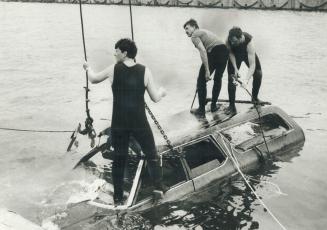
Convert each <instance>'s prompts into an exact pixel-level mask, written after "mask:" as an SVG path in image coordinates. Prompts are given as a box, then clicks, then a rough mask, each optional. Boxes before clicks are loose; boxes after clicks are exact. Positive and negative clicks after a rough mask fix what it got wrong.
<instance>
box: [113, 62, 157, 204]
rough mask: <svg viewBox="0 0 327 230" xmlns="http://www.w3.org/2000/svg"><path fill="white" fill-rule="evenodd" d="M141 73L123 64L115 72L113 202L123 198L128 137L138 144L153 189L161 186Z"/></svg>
mask: <svg viewBox="0 0 327 230" xmlns="http://www.w3.org/2000/svg"><path fill="white" fill-rule="evenodd" d="M144 73H145V67H144V66H143V65H140V64H136V65H134V66H131V67H128V66H126V65H125V64H124V63H117V64H116V65H115V68H114V79H113V83H112V92H113V113H112V123H111V127H112V144H113V147H114V150H115V155H114V161H113V166H112V176H113V184H114V200H115V201H121V200H122V198H123V183H124V181H123V178H124V168H125V164H126V159H127V156H128V144H129V137H130V135H133V137H134V138H135V139H136V141H137V142H138V143H139V144H140V146H141V149H142V151H143V153H144V154H145V156H146V157H147V160H148V167H149V172H150V176H151V177H152V179H153V181H154V186H155V187H156V188H158V187H159V186H160V183H161V175H160V167H159V161H158V154H157V151H156V147H155V143H154V138H153V134H152V131H151V128H150V125H149V123H148V120H147V118H146V114H145V101H144V92H145V86H144Z"/></svg>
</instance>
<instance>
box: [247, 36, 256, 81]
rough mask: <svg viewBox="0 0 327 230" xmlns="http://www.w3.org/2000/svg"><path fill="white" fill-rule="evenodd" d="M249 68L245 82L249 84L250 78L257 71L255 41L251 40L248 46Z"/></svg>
mask: <svg viewBox="0 0 327 230" xmlns="http://www.w3.org/2000/svg"><path fill="white" fill-rule="evenodd" d="M247 52H248V60H249V69H248V73H247V75H246V78H245V83H246V84H247V83H248V81H249V80H250V78H251V77H252V76H253V74H254V71H255V49H254V45H253V42H252V41H251V42H250V43H249V44H248V46H247Z"/></svg>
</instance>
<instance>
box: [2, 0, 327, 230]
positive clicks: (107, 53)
mask: <svg viewBox="0 0 327 230" xmlns="http://www.w3.org/2000/svg"><path fill="white" fill-rule="evenodd" d="M83 9H84V11H83V12H84V20H85V21H84V22H85V25H84V26H85V37H86V48H87V53H88V60H89V62H90V64H91V65H92V66H94V69H96V70H100V69H102V68H104V67H106V66H107V65H108V64H110V63H111V62H112V61H113V60H114V59H113V50H114V49H113V46H114V43H115V42H116V41H117V40H118V39H119V38H121V37H130V34H131V33H130V24H129V20H130V18H129V9H128V7H125V6H103V5H101V6H100V5H86V6H84V8H83ZM190 17H192V18H195V19H197V20H198V21H199V24H200V26H201V27H203V28H207V29H210V30H212V31H214V32H215V33H217V34H218V36H220V37H221V38H223V39H225V38H226V35H227V32H228V30H229V29H230V28H231V27H232V26H233V25H238V26H240V27H241V28H243V29H244V31H247V32H249V33H250V34H252V35H253V36H254V39H255V40H254V42H255V47H256V49H257V53H258V55H259V57H260V59H261V63H262V68H263V84H262V88H261V91H260V97H261V99H263V100H266V101H270V102H272V103H273V104H274V105H276V106H279V107H280V108H282V109H283V110H285V111H286V112H287V113H288V114H289V115H291V116H292V117H293V118H294V119H295V121H296V122H297V123H298V124H299V125H300V126H301V127H302V128H303V130H304V132H305V136H306V141H305V143H304V146H303V147H302V148H301V149H296V150H293V151H290V152H289V153H287V154H286V155H285V156H284V157H282V158H281V159H280V160H278V161H274V162H271V163H269V164H267V165H266V166H264V167H261V168H259V169H258V170H256V171H254V172H253V173H251V176H252V177H251V178H252V180H251V183H252V185H253V186H254V187H255V189H256V192H257V193H258V195H259V196H260V197H262V199H263V201H264V202H265V204H266V205H267V206H268V207H269V209H270V210H271V211H272V212H273V213H274V214H275V216H276V217H277V218H278V220H279V221H280V222H281V223H282V224H283V225H284V226H285V228H286V229H294V230H307V229H317V230H318V229H325V226H326V225H327V216H326V212H325V210H326V208H327V193H326V190H327V183H326V177H327V170H326V164H327V155H326V152H327V151H326V150H327V147H326V146H325V144H324V142H325V140H326V138H327V117H326V113H327V103H326V101H325V99H326V97H327V78H326V77H327V76H326V73H327V65H326V63H327V40H326V39H325V38H326V37H327V15H326V14H324V13H308V12H284V11H255V10H251V11H245V10H232V9H231V10H221V9H194V8H191V9H189V8H164V7H158V8H154V7H134V8H133V19H134V33H135V40H136V42H137V44H138V48H139V55H138V61H139V62H141V63H144V64H146V65H147V66H149V67H150V68H151V69H152V72H153V75H154V77H155V79H156V80H157V82H158V84H159V85H163V86H164V87H165V88H166V89H167V91H168V95H167V97H166V98H164V100H163V101H162V102H160V103H158V104H153V103H149V104H150V106H151V108H152V110H153V112H154V113H155V114H156V115H157V117H158V119H159V120H162V119H165V118H168V117H169V116H170V115H171V114H173V113H177V112H179V111H182V110H187V109H189V107H190V105H191V102H192V99H193V95H194V91H195V84H196V77H197V72H198V68H199V65H200V57H199V55H198V53H197V51H196V49H194V47H193V45H192V43H191V41H190V40H189V38H188V37H187V36H186V35H185V33H184V30H183V28H182V25H183V23H184V22H185V21H186V20H188V19H189V18H190ZM0 34H1V36H0V44H1V45H0V72H1V84H0V126H1V127H9V128H21V129H43V130H73V129H74V128H75V126H76V125H77V124H78V122H83V121H84V119H85V112H84V110H85V108H84V89H83V86H84V84H85V73H84V72H83V69H82V64H83V60H84V57H83V46H82V38H81V27H80V18H79V8H78V5H69V4H40V3H6V2H0ZM241 73H243V74H244V73H245V69H242V70H241ZM91 87H92V91H91V92H90V98H91V103H90V108H91V114H92V116H93V117H94V119H95V128H96V129H97V130H101V129H102V128H103V127H106V126H107V125H108V124H110V121H109V120H108V118H110V117H111V103H112V96H111V91H110V89H109V82H107V83H104V84H102V85H96V86H91ZM210 87H211V84H209V88H210ZM227 97H228V96H227V75H226V73H225V75H224V78H223V89H222V92H221V98H227ZM237 98H238V99H245V100H246V99H248V96H247V94H246V93H244V92H243V91H242V90H241V89H238V91H237ZM147 101H149V100H147ZM181 122H182V121H181ZM69 137H70V134H69V133H27V132H12V131H3V130H2V131H0V146H1V149H0V154H1V158H0V175H1V176H0V186H1V189H0V208H6V209H10V210H13V211H15V212H17V213H18V214H20V215H21V216H23V217H25V218H27V219H29V220H31V221H33V222H35V223H37V224H39V225H42V224H43V226H44V227H46V228H47V229H55V226H53V225H51V222H49V220H51V217H52V218H53V217H55V216H56V215H57V216H56V217H57V218H58V215H62V218H65V215H64V213H65V208H66V202H67V201H68V199H69V198H71V197H72V196H73V195H74V194H76V193H79V192H81V191H83V190H84V189H85V188H87V187H88V186H89V185H90V184H92V183H93V182H94V180H95V179H97V178H96V176H95V175H92V174H90V172H89V171H86V170H85V169H83V168H78V169H76V170H72V167H73V166H74V164H75V163H76V162H77V161H78V159H79V158H80V157H81V154H82V153H86V152H87V151H88V150H89V146H88V144H89V142H88V140H87V139H86V138H84V137H82V138H80V146H79V148H78V149H77V150H74V151H73V152H72V153H66V148H67V144H68V142H69ZM160 141H162V140H158V142H160ZM275 185H278V187H279V189H280V190H279V189H278V187H276V186H275ZM85 210H86V211H87V208H85ZM86 211H85V212H86ZM85 215H86V214H84V213H82V212H81V210H80V215H76V216H74V217H71V219H70V222H71V223H74V222H76V223H77V222H79V223H80V225H78V224H77V225H66V227H65V228H63V229H113V228H117V229H224V230H236V229H264V230H270V229H271V230H275V229H281V227H280V226H279V225H278V224H277V223H276V222H275V221H274V220H273V219H272V217H271V216H270V215H269V214H268V212H267V211H266V210H265V209H264V208H263V207H262V206H261V205H260V203H259V202H258V200H256V198H255V196H254V195H253V194H252V193H251V191H250V190H249V189H248V188H247V187H246V184H245V183H244V181H242V179H241V178H235V179H233V180H231V181H225V182H223V183H222V184H219V185H213V186H211V187H209V188H208V189H207V190H206V191H202V192H201V193H198V194H195V195H194V196H192V197H190V198H188V199H185V200H181V201H177V202H174V203H169V204H164V205H161V206H160V207H158V208H155V209H152V210H149V211H148V212H142V213H129V214H126V215H122V216H120V217H119V218H118V219H117V218H116V216H115V215H111V216H110V217H108V216H101V215H100V216H90V217H89V218H85V219H84V220H83V221H81V219H82V218H83V217H84V216H85ZM49 218H50V219H49ZM74 218H75V219H74Z"/></svg>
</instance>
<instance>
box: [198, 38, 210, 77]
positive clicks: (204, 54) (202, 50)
mask: <svg viewBox="0 0 327 230" xmlns="http://www.w3.org/2000/svg"><path fill="white" fill-rule="evenodd" d="M195 47H196V48H197V49H198V50H199V52H200V57H201V60H202V63H203V65H204V69H205V74H206V75H205V77H206V80H207V81H209V80H211V78H210V70H209V63H208V55H207V51H206V49H205V47H204V45H203V43H202V42H201V41H199V42H198V43H197V45H196V46H195Z"/></svg>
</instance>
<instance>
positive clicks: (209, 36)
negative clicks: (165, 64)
mask: <svg viewBox="0 0 327 230" xmlns="http://www.w3.org/2000/svg"><path fill="white" fill-rule="evenodd" d="M191 39H192V42H193V44H194V45H195V47H197V46H198V45H199V42H200V41H201V42H202V43H203V45H204V47H205V49H206V51H207V52H208V53H210V51H211V50H212V48H213V47H215V46H217V45H221V44H224V43H223V42H222V40H220V39H219V38H218V37H217V36H216V35H215V34H214V33H212V32H210V31H208V30H205V29H197V30H195V31H194V32H193V34H192V37H191Z"/></svg>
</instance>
